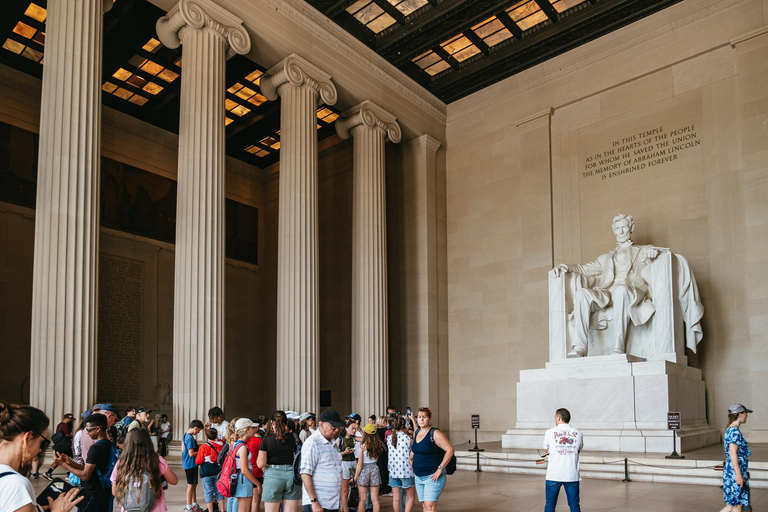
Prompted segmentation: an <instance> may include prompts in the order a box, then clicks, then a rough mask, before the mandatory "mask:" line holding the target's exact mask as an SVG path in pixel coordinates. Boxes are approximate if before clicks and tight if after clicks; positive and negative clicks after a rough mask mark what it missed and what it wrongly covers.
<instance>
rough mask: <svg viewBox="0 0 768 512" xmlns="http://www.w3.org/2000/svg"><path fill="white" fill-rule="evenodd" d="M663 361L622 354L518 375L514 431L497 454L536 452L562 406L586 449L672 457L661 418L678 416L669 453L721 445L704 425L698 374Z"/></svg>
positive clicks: (554, 364) (505, 437)
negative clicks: (512, 450)
mask: <svg viewBox="0 0 768 512" xmlns="http://www.w3.org/2000/svg"><path fill="white" fill-rule="evenodd" d="M669 359H672V358H664V359H661V358H660V359H657V360H650V361H646V360H643V359H640V358H637V357H633V356H629V355H625V354H621V355H608V356H596V357H584V358H576V359H562V360H559V361H556V362H550V363H547V365H546V368H543V369H534V370H522V371H521V372H520V382H518V384H517V418H518V421H517V425H516V426H515V428H514V429H511V430H509V431H507V433H506V434H505V435H503V436H502V440H501V443H502V447H504V448H534V449H539V448H541V446H542V443H543V439H544V431H545V430H547V429H548V428H551V427H553V426H554V425H555V420H554V416H555V411H556V410H557V409H559V408H561V407H565V408H566V409H568V410H569V411H570V413H571V417H572V419H571V424H572V425H573V426H574V427H576V428H578V429H579V430H581V431H582V433H583V434H584V444H585V446H586V447H588V448H589V449H590V450H602V451H611V452H619V451H622V452H654V453H664V452H668V453H671V452H672V432H671V431H669V430H667V412H668V411H677V412H680V414H681V416H682V429H681V430H679V431H677V436H676V437H675V448H676V450H677V452H678V453H683V452H686V451H690V450H695V449H697V448H702V447H704V446H709V445H711V444H715V443H718V442H719V441H720V439H721V436H720V431H719V430H717V429H715V428H714V427H712V426H710V425H709V424H708V423H707V419H706V400H705V392H704V381H703V380H702V378H701V371H700V370H698V369H696V368H692V367H690V366H687V365H686V364H685V363H684V362H674V361H673V360H669Z"/></svg>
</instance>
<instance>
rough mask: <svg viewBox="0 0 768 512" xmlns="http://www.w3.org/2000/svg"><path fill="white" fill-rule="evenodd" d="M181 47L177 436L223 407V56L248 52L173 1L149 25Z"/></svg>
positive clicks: (209, 10) (230, 29) (247, 44)
mask: <svg viewBox="0 0 768 512" xmlns="http://www.w3.org/2000/svg"><path fill="white" fill-rule="evenodd" d="M157 34H158V36H159V37H160V40H161V41H162V43H163V44H164V45H165V46H167V47H169V48H178V46H179V45H180V44H183V45H184V69H183V71H182V73H181V112H180V123H179V168H178V196H177V197H178V198H177V207H176V263H175V264H176V267H175V283H174V304H173V415H174V417H173V425H174V428H175V431H176V432H177V433H178V434H180V433H181V432H183V431H185V430H186V429H187V426H188V425H189V422H190V421H191V420H193V419H195V418H201V417H202V416H203V415H204V414H205V412H206V411H207V410H208V409H209V408H210V407H212V406H214V405H219V406H221V407H224V264H225V260H224V258H225V256H224V235H225V226H224V193H225V186H224V185H225V181H224V176H225V155H224V149H225V146H224V136H225V131H224V98H225V93H224V91H225V64H226V56H227V52H228V51H229V52H230V53H235V52H236V53H239V54H245V53H247V52H248V51H249V50H250V48H251V41H250V38H249V36H248V33H247V32H246V31H245V29H244V28H243V26H242V20H240V19H239V18H237V17H235V16H234V15H232V14H230V13H228V12H226V11H225V10H223V9H222V8H221V7H219V6H217V5H216V4H214V3H212V2H210V1H208V0H181V1H180V2H179V3H178V4H176V6H175V7H174V8H173V9H172V10H171V11H170V12H168V14H167V15H166V16H164V17H163V18H161V19H160V20H159V21H158V22H157Z"/></svg>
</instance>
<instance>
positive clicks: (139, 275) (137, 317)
mask: <svg viewBox="0 0 768 512" xmlns="http://www.w3.org/2000/svg"><path fill="white" fill-rule="evenodd" d="M143 279H144V262H142V261H137V260H132V259H128V258H121V257H119V256H114V255H111V254H101V257H100V259H99V359H98V396H99V401H103V402H111V403H126V402H127V403H134V402H135V401H136V400H138V399H139V394H140V375H141V331H142V309H143V297H142V290H143Z"/></svg>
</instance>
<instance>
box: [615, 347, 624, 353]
mask: <svg viewBox="0 0 768 512" xmlns="http://www.w3.org/2000/svg"><path fill="white" fill-rule="evenodd" d="M613 353H614V354H624V349H621V348H615V349H613Z"/></svg>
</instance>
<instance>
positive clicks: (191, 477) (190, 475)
mask: <svg viewBox="0 0 768 512" xmlns="http://www.w3.org/2000/svg"><path fill="white" fill-rule="evenodd" d="M184 473H185V474H186V475H187V483H188V484H189V485H196V484H197V475H198V474H199V473H200V472H199V471H198V468H197V466H195V467H193V468H189V469H185V470H184Z"/></svg>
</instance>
